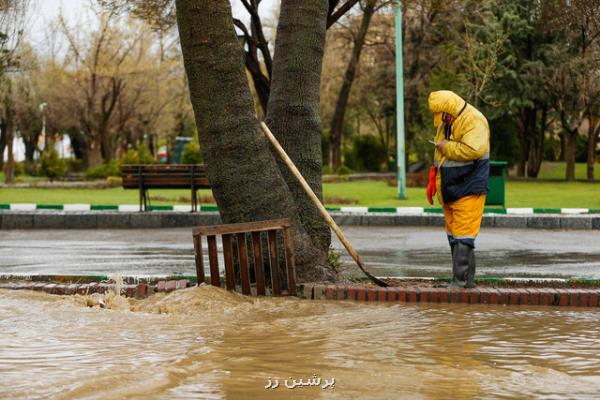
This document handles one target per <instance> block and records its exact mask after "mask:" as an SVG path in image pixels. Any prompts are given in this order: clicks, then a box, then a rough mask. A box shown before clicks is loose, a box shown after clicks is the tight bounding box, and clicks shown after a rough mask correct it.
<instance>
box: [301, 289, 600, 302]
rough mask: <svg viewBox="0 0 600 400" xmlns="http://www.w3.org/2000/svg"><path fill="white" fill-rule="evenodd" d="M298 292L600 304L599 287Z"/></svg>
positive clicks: (330, 296)
mask: <svg viewBox="0 0 600 400" xmlns="http://www.w3.org/2000/svg"><path fill="white" fill-rule="evenodd" d="M298 293H299V296H300V297H301V298H304V299H309V300H352V301H357V302H364V303H439V304H450V303H459V304H497V305H532V306H562V307H565V306H568V307H598V306H600V303H599V299H600V289H552V288H489V287H477V288H473V289H447V288H422V287H387V288H382V287H377V286H340V285H319V284H316V285H313V284H301V285H299V290H298Z"/></svg>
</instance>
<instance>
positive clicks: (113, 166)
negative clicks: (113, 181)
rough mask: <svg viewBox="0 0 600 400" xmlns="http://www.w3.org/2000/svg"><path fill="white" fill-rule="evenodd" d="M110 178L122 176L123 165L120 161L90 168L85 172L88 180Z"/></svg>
mask: <svg viewBox="0 0 600 400" xmlns="http://www.w3.org/2000/svg"><path fill="white" fill-rule="evenodd" d="M109 176H121V163H120V162H119V161H118V160H112V161H109V162H107V163H106V164H100V165H98V166H96V167H91V168H88V170H87V171H86V172H85V177H86V178H87V179H105V178H107V177H109Z"/></svg>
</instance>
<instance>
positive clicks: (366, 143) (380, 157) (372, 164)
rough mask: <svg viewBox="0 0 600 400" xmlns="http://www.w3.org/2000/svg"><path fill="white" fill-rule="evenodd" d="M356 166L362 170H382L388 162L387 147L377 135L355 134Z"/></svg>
mask: <svg viewBox="0 0 600 400" xmlns="http://www.w3.org/2000/svg"><path fill="white" fill-rule="evenodd" d="M351 151H352V155H353V157H352V158H353V160H354V162H355V165H354V167H355V168H356V169H358V170H361V171H381V170H382V166H384V165H386V164H387V159H388V156H387V149H386V148H385V146H383V145H382V144H381V143H380V142H379V141H378V140H377V138H376V137H375V136H372V135H361V136H355V137H354V139H353V142H352V150H351Z"/></svg>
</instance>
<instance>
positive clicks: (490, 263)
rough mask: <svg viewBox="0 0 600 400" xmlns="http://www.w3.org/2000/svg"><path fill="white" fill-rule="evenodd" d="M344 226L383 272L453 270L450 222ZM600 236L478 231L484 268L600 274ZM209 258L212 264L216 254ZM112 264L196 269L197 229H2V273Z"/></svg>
mask: <svg viewBox="0 0 600 400" xmlns="http://www.w3.org/2000/svg"><path fill="white" fill-rule="evenodd" d="M343 230H344V233H345V234H346V235H347V236H348V239H349V240H350V241H351V242H352V244H353V246H354V247H355V248H356V249H357V250H358V252H359V253H360V254H361V257H362V258H363V259H364V260H365V262H366V264H367V265H368V267H369V270H370V271H371V272H373V273H374V274H376V275H379V276H412V277H415V276H420V277H424V276H448V275H449V274H450V251H449V247H448V242H447V240H446V236H445V233H444V231H443V229H442V228H418V227H343ZM598 243H600V232H599V231H569V232H560V231H540V230H524V229H522V230H512V229H490V228H487V229H483V230H482V232H481V234H480V236H479V238H478V239H477V251H476V254H477V268H478V269H477V274H478V276H494V277H496V276H498V277H505V276H511V277H562V278H566V277H574V278H600V246H598ZM333 245H334V247H335V248H336V249H337V250H338V251H340V252H341V254H342V258H341V260H342V263H343V265H344V267H343V271H344V273H345V274H349V275H361V274H360V271H359V270H358V269H357V268H356V266H355V265H354V263H353V261H352V260H351V259H350V257H349V256H348V255H347V253H346V252H345V250H343V248H342V245H341V244H340V243H339V242H338V241H337V240H334V242H333ZM219 246H220V244H219ZM205 257H207V255H206V254H205ZM205 265H206V268H208V259H206V262H205ZM220 265H221V266H222V265H223V262H222V259H221V262H220ZM112 272H120V273H122V274H123V275H173V274H195V267H194V255H193V246H192V237H191V229H189V228H179V229H160V230H159V229H155V230H86V231H75V230H63V231H52V230H46V231H44V230H37V231H0V274H108V273H112Z"/></svg>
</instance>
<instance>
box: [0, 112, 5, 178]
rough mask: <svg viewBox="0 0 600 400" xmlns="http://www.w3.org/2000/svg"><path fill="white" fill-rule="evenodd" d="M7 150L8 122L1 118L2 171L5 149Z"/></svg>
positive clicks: (0, 169)
mask: <svg viewBox="0 0 600 400" xmlns="http://www.w3.org/2000/svg"><path fill="white" fill-rule="evenodd" d="M5 148H6V122H5V120H4V118H1V117H0V171H2V169H3V168H4V149H5Z"/></svg>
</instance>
